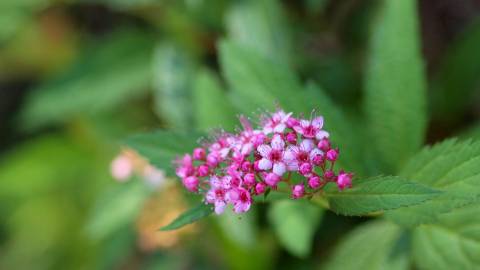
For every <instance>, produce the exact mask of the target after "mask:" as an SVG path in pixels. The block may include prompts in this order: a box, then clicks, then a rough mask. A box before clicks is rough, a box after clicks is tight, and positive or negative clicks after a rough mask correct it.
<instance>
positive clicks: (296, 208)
mask: <svg viewBox="0 0 480 270" xmlns="http://www.w3.org/2000/svg"><path fill="white" fill-rule="evenodd" d="M322 216H323V210H322V209H321V208H319V207H316V206H315V205H313V204H311V203H309V202H308V201H306V200H295V201H294V200H283V201H276V202H274V203H272V205H271V206H270V208H269V212H268V218H269V221H270V223H271V224H272V227H273V230H274V232H275V234H276V236H277V237H278V239H279V241H280V243H281V244H282V246H283V247H284V248H285V249H286V250H288V251H289V252H290V253H292V254H293V255H295V256H298V257H306V256H308V255H309V253H310V250H311V248H312V244H313V235H314V233H315V229H316V228H317V225H318V224H319V223H320V221H321V219H322Z"/></svg>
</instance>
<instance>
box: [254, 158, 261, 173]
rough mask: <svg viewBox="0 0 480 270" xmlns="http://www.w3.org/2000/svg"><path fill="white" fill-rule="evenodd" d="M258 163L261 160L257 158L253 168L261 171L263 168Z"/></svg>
mask: <svg viewBox="0 0 480 270" xmlns="http://www.w3.org/2000/svg"><path fill="white" fill-rule="evenodd" d="M258 163H260V160H257V161H255V162H254V163H253V169H254V170H255V171H256V172H259V171H261V169H260V168H259V167H258Z"/></svg>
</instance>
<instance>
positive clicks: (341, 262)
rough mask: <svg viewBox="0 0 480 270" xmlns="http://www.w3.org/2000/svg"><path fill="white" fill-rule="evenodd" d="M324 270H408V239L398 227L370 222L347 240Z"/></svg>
mask: <svg viewBox="0 0 480 270" xmlns="http://www.w3.org/2000/svg"><path fill="white" fill-rule="evenodd" d="M322 269H325V270H357V269H369V270H382V269H392V270H407V269H409V257H408V238H407V236H406V235H405V234H404V233H402V231H401V230H400V228H399V227H398V226H396V225H395V224H392V223H388V222H386V221H383V220H377V221H372V222H368V223H366V224H363V225H361V226H359V227H357V228H355V229H354V230H353V231H351V232H349V233H348V234H347V235H346V236H345V237H344V239H343V240H342V241H341V242H340V243H339V244H338V245H337V246H336V247H335V250H334V252H333V254H332V256H331V257H330V259H329V260H328V262H327V263H326V264H325V267H324V268H322Z"/></svg>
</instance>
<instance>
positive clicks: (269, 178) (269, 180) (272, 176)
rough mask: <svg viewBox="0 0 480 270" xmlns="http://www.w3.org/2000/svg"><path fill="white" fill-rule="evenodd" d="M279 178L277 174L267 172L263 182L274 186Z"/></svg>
mask: <svg viewBox="0 0 480 270" xmlns="http://www.w3.org/2000/svg"><path fill="white" fill-rule="evenodd" d="M280 179H281V178H280V176H278V175H276V174H274V173H269V174H267V176H266V177H265V183H267V185H269V186H271V187H274V186H276V185H277V184H278V182H280Z"/></svg>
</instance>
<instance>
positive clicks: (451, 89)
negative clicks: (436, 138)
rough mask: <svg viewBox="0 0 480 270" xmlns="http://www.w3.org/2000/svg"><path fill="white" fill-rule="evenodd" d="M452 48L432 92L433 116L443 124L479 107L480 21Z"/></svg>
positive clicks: (434, 82)
mask: <svg viewBox="0 0 480 270" xmlns="http://www.w3.org/2000/svg"><path fill="white" fill-rule="evenodd" d="M452 44H453V45H452V46H451V48H449V49H448V50H447V51H446V53H445V56H443V57H442V62H441V63H440V67H438V68H436V69H437V70H438V72H437V73H436V74H435V75H434V79H433V81H432V91H430V93H431V100H432V105H431V108H432V113H433V115H434V117H435V118H436V119H439V120H441V121H442V123H445V122H446V121H456V119H458V118H457V117H461V114H462V113H465V109H467V108H469V106H471V105H473V104H476V103H475V102H477V103H478V95H476V93H478V84H479V83H480V78H479V76H478V74H479V72H478V71H479V70H480V54H478V53H477V52H478V46H479V44H480V19H479V18H476V19H475V20H474V21H473V22H472V23H471V24H470V25H469V26H468V27H466V29H465V30H464V31H463V32H462V33H461V34H460V35H459V38H457V40H455V41H454V42H452Z"/></svg>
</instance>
